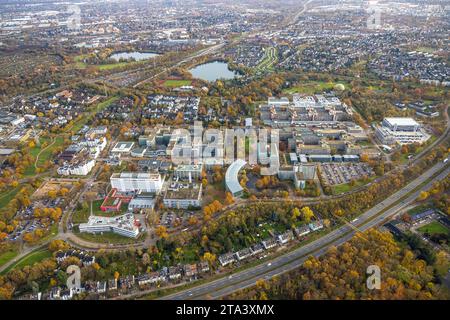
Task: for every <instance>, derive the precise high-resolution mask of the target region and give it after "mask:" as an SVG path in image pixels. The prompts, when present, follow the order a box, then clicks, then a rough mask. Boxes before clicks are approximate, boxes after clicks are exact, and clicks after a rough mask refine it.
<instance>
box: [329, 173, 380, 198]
mask: <svg viewBox="0 0 450 320" xmlns="http://www.w3.org/2000/svg"><path fill="white" fill-rule="evenodd" d="M375 178H376V177H375V176H373V177H370V178H369V179H368V181H363V180H358V181H356V183H355V184H354V185H353V186H351V185H350V184H349V183H344V184H338V185H335V186H332V187H331V190H333V194H340V193H345V192H349V191H352V190H353V189H355V188H358V187H361V186H364V185H366V184H368V183H369V182H371V181H373V180H374V179H375Z"/></svg>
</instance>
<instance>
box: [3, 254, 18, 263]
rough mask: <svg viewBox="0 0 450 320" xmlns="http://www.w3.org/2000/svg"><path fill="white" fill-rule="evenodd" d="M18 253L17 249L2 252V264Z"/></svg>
mask: <svg viewBox="0 0 450 320" xmlns="http://www.w3.org/2000/svg"><path fill="white" fill-rule="evenodd" d="M17 255H18V252H17V251H6V252H3V253H2V254H0V266H2V265H4V264H5V263H7V262H8V261H10V260H12V259H14V258H15V257H16V256H17Z"/></svg>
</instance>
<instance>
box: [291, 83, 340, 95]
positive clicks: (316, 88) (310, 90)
mask: <svg viewBox="0 0 450 320" xmlns="http://www.w3.org/2000/svg"><path fill="white" fill-rule="evenodd" d="M338 83H341V84H343V85H344V86H345V87H346V88H347V87H348V84H347V83H344V82H342V81H339V82H336V83H335V82H324V81H308V82H305V83H304V84H302V85H299V86H295V87H292V88H288V89H285V90H283V93H285V94H294V93H304V94H315V93H321V92H323V91H327V90H331V89H333V88H334V86H335V85H336V84H338Z"/></svg>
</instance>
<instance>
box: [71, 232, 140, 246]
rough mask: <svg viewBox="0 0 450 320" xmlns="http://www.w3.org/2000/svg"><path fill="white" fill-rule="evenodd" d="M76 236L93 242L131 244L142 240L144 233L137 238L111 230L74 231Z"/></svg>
mask: <svg viewBox="0 0 450 320" xmlns="http://www.w3.org/2000/svg"><path fill="white" fill-rule="evenodd" d="M76 236H77V237H79V238H80V239H83V240H86V241H90V242H94V243H112V244H131V243H136V242H137V241H140V240H142V239H143V238H144V237H145V235H140V236H139V237H138V238H137V239H133V238H128V237H124V236H121V235H119V234H116V233H112V232H104V233H103V234H90V233H85V232H83V233H80V232H76Z"/></svg>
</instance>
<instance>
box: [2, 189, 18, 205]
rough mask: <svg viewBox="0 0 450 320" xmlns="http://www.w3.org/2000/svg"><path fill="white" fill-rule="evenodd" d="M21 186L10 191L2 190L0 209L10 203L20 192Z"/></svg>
mask: <svg viewBox="0 0 450 320" xmlns="http://www.w3.org/2000/svg"><path fill="white" fill-rule="evenodd" d="M20 189H21V187H20V186H18V187H16V188H14V189H11V190H8V191H2V194H1V195H0V209H1V208H4V207H6V206H7V205H8V203H9V202H10V201H11V200H12V199H13V198H14V197H15V196H16V194H18V193H19V191H20Z"/></svg>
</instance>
